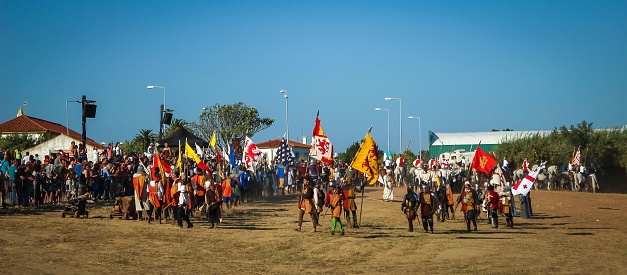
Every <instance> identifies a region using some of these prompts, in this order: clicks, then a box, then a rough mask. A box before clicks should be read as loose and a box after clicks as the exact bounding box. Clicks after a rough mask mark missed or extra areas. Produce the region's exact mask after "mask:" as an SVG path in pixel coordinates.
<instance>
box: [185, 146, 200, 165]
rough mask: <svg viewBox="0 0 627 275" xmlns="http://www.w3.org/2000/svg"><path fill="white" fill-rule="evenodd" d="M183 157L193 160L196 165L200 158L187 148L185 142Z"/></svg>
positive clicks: (190, 148) (189, 147)
mask: <svg viewBox="0 0 627 275" xmlns="http://www.w3.org/2000/svg"><path fill="white" fill-rule="evenodd" d="M185 156H186V157H188V158H191V159H193V160H194V161H195V162H196V163H200V158H199V157H198V155H196V152H194V149H192V147H191V146H189V144H188V143H187V142H185Z"/></svg>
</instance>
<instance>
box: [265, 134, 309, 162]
mask: <svg viewBox="0 0 627 275" xmlns="http://www.w3.org/2000/svg"><path fill="white" fill-rule="evenodd" d="M280 144H281V139H280V138H277V139H272V140H268V141H264V142H261V143H257V148H258V149H259V151H261V153H262V155H265V156H267V157H268V161H272V160H273V159H274V158H275V157H276V152H277V150H278V149H279V145H280ZM288 145H289V146H290V147H291V148H292V152H293V153H294V157H295V159H296V160H297V161H306V160H307V157H308V156H309V149H310V148H311V146H310V145H307V144H304V143H300V142H296V141H293V140H290V141H288Z"/></svg>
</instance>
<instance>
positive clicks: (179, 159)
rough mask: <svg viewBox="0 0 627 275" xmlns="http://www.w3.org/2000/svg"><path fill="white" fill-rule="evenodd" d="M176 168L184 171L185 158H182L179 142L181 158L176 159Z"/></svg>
mask: <svg viewBox="0 0 627 275" xmlns="http://www.w3.org/2000/svg"><path fill="white" fill-rule="evenodd" d="M176 167H177V168H179V171H183V158H182V157H181V143H180V142H179V157H178V158H177V159H176Z"/></svg>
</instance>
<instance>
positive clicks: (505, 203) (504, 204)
mask: <svg viewBox="0 0 627 275" xmlns="http://www.w3.org/2000/svg"><path fill="white" fill-rule="evenodd" d="M500 195H501V209H500V211H499V212H500V213H501V214H503V215H505V222H506V223H507V225H505V227H510V228H511V227H514V217H513V216H512V208H511V204H510V201H511V197H510V195H511V194H510V193H509V188H508V187H505V189H503V191H502V192H501V193H500Z"/></svg>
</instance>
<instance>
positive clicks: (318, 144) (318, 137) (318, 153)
mask: <svg viewBox="0 0 627 275" xmlns="http://www.w3.org/2000/svg"><path fill="white" fill-rule="evenodd" d="M319 114H320V112H318V113H317V114H316V125H315V126H314V129H313V133H312V136H313V139H312V140H311V142H312V144H311V150H309V156H311V157H312V158H314V159H317V160H320V161H322V162H324V163H327V164H331V163H333V144H331V141H330V140H329V138H328V137H327V135H325V134H324V131H323V130H322V127H321V126H320V119H318V115H319Z"/></svg>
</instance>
